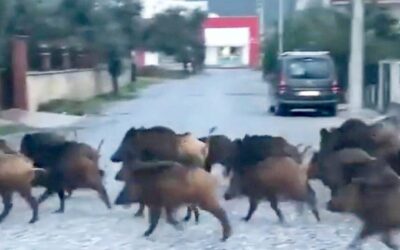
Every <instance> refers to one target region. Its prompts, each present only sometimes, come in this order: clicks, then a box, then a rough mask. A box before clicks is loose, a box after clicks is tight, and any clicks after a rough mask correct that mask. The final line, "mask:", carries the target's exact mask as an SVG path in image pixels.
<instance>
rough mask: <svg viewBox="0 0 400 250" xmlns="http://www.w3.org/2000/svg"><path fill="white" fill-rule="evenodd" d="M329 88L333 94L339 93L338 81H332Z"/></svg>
mask: <svg viewBox="0 0 400 250" xmlns="http://www.w3.org/2000/svg"><path fill="white" fill-rule="evenodd" d="M331 90H332V92H333V93H334V94H338V93H339V90H340V88H339V84H338V82H337V81H336V80H335V81H333V83H332V87H331Z"/></svg>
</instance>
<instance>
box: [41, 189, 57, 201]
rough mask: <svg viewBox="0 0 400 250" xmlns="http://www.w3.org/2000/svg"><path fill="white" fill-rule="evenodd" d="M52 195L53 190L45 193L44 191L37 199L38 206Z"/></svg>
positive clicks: (47, 190)
mask: <svg viewBox="0 0 400 250" xmlns="http://www.w3.org/2000/svg"><path fill="white" fill-rule="evenodd" d="M53 193H54V191H53V190H51V189H49V188H48V189H46V191H44V193H43V194H42V195H41V196H40V197H39V200H38V202H39V204H40V203H42V202H44V201H45V200H47V199H48V198H49V197H50V196H52V195H53Z"/></svg>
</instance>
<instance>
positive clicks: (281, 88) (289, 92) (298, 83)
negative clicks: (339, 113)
mask: <svg viewBox="0 0 400 250" xmlns="http://www.w3.org/2000/svg"><path fill="white" fill-rule="evenodd" d="M271 85H272V88H271V90H272V95H273V96H272V97H273V105H272V106H271V110H274V111H275V113H276V114H278V115H286V114H287V113H289V112H290V111H291V109H317V110H324V111H327V112H329V114H330V115H332V116H335V115H336V110H337V104H338V92H339V86H338V83H337V80H336V70H335V65H334V62H333V60H332V58H331V56H330V55H329V52H285V53H283V54H282V55H281V56H280V57H279V60H278V67H277V70H276V72H275V74H274V77H273V80H272V81H271Z"/></svg>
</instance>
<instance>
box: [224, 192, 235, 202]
mask: <svg viewBox="0 0 400 250" xmlns="http://www.w3.org/2000/svg"><path fill="white" fill-rule="evenodd" d="M233 198H234V197H233V195H232V194H230V193H228V192H226V193H225V194H224V199H225V200H226V201H229V200H232V199H233Z"/></svg>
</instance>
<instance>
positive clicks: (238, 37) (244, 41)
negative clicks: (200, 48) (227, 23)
mask: <svg viewBox="0 0 400 250" xmlns="http://www.w3.org/2000/svg"><path fill="white" fill-rule="evenodd" d="M204 38H205V44H206V47H207V50H206V60H205V64H206V65H217V64H218V48H220V47H226V46H231V47H240V48H241V49H242V60H241V61H242V64H243V65H249V63H250V41H249V39H250V30H249V28H246V27H243V28H207V29H205V30H204Z"/></svg>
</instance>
